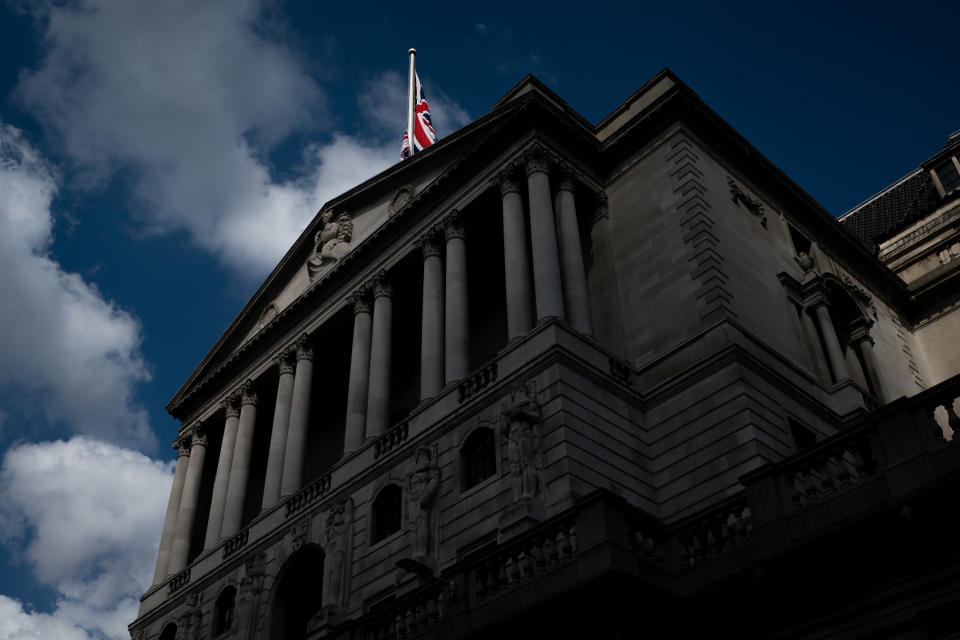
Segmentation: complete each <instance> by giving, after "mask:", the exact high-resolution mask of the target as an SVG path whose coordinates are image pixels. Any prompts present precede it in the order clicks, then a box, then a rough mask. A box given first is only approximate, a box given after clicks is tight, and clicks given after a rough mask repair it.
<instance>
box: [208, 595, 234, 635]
mask: <svg viewBox="0 0 960 640" xmlns="http://www.w3.org/2000/svg"><path fill="white" fill-rule="evenodd" d="M236 603H237V590H236V589H234V588H233V587H227V588H226V589H224V590H223V593H221V594H220V597H218V598H217V604H216V606H215V607H214V610H213V635H214V637H216V636H219V635H220V634H222V633H226V632H227V631H230V627H232V626H233V614H234V610H235V608H236Z"/></svg>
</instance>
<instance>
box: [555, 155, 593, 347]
mask: <svg viewBox="0 0 960 640" xmlns="http://www.w3.org/2000/svg"><path fill="white" fill-rule="evenodd" d="M557 189H558V192H557V205H558V206H557V209H558V211H557V220H558V223H559V225H560V236H559V242H560V257H561V261H560V267H561V270H562V271H563V296H564V299H565V301H566V303H567V305H566V310H567V319H568V320H569V321H570V324H572V325H573V328H574V329H576V330H577V331H579V332H580V333H584V334H586V335H592V334H593V326H592V324H591V323H590V298H589V297H588V295H587V276H586V271H585V270H584V267H583V249H582V248H581V246H580V225H579V224H578V223H577V207H576V202H575V200H574V197H573V191H574V181H573V173H571V172H570V171H569V170H565V171H563V172H562V173H561V174H560V182H559V184H558V185H557Z"/></svg>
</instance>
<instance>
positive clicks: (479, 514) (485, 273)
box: [130, 71, 960, 640]
mask: <svg viewBox="0 0 960 640" xmlns="http://www.w3.org/2000/svg"><path fill="white" fill-rule="evenodd" d="M948 147H949V143H948ZM950 149H953V147H949V149H948V151H949V150H950ZM950 153H952V151H949V153H948V152H944V153H941V154H939V155H938V156H935V157H934V158H933V159H931V161H930V163H932V164H930V163H928V164H930V167H927V168H925V169H921V170H918V171H921V173H922V171H926V172H927V174H926V175H927V176H928V177H929V178H930V183H931V184H933V185H934V186H939V187H940V188H939V190H938V191H936V193H935V194H932V195H931V196H930V203H929V207H928V208H927V209H925V210H923V211H919V212H918V211H913V210H911V211H910V213H909V214H907V213H905V212H902V213H903V215H900V216H899V217H897V216H893V218H894V219H895V221H894V222H893V223H889V224H888V222H889V221H885V222H883V223H882V224H880V223H876V224H875V223H874V222H875V221H874V222H871V220H872V219H873V218H871V216H873V217H874V218H875V217H876V215H877V214H876V213H875V212H873V210H872V209H870V208H869V203H870V201H868V203H865V205H864V206H863V207H861V208H859V209H857V210H855V211H854V212H851V213H850V214H848V215H847V216H846V217H845V218H844V219H843V222H838V221H837V220H835V219H834V218H833V217H832V216H831V215H830V214H829V213H827V212H826V211H824V210H823V209H822V208H821V207H820V206H819V205H818V204H817V203H816V202H815V201H814V200H813V199H812V198H810V197H809V196H808V195H806V194H805V193H804V192H803V191H802V190H801V189H800V188H799V187H797V186H796V185H795V184H794V183H792V182H791V181H790V180H789V179H788V178H787V177H786V176H784V175H783V174H782V173H781V172H780V171H779V170H778V169H777V168H776V167H774V166H773V165H772V164H771V163H770V162H769V161H768V160H766V159H765V158H764V157H763V156H762V155H761V154H760V153H759V152H758V151H757V150H756V149H754V148H753V147H752V146H751V145H750V144H749V143H748V142H746V141H745V140H744V139H743V138H742V137H741V136H740V135H739V134H737V132H736V131H734V130H733V129H732V128H731V127H730V126H729V125H727V124H726V123H725V122H723V121H722V120H721V119H720V118H719V117H718V116H717V115H716V114H715V113H713V112H712V111H711V110H710V109H709V108H708V107H707V106H706V105H704V104H703V102H702V101H701V100H700V99H699V98H698V97H697V96H696V94H694V93H693V91H691V90H690V89H689V88H688V87H686V86H685V85H684V84H683V83H682V82H681V81H680V80H679V79H678V78H677V77H676V76H674V75H673V74H672V73H670V72H669V71H663V72H661V73H660V74H658V75H657V76H656V77H655V78H653V79H652V80H650V82H648V83H647V84H646V85H644V86H643V87H642V88H641V89H640V90H638V91H637V92H636V93H635V94H634V95H633V96H631V97H630V98H629V99H628V100H627V101H626V102H624V104H623V105H621V106H620V107H618V108H617V109H616V110H615V111H614V112H613V113H611V114H610V116H608V117H607V118H606V119H604V120H603V121H602V122H600V123H599V124H596V125H593V124H590V123H588V122H587V121H586V120H584V119H583V118H582V117H580V116H579V115H578V114H576V113H575V112H574V111H572V110H571V109H570V108H569V107H568V106H567V105H566V103H564V102H563V100H562V99H561V98H560V97H558V96H557V95H556V94H554V93H552V92H551V91H550V90H549V89H547V88H546V87H545V86H543V85H542V84H541V83H540V82H539V81H537V80H536V79H534V78H532V77H528V78H526V79H524V80H523V81H522V82H521V83H520V84H519V85H517V86H516V87H514V88H513V89H511V90H510V92H508V93H507V95H506V96H504V97H503V98H502V99H501V100H500V101H499V102H498V103H497V104H496V105H495V106H494V109H493V110H492V111H491V113H489V114H488V115H486V116H485V117H483V118H480V119H479V120H477V121H476V122H474V123H472V124H470V125H469V126H467V127H465V128H464V129H462V130H460V131H458V132H456V133H455V134H453V135H451V136H449V137H448V138H446V139H444V140H442V141H440V142H439V143H438V144H436V145H434V146H432V147H430V148H429V149H427V150H426V151H424V152H422V153H420V154H417V155H416V156H414V157H413V158H412V159H410V160H407V161H404V162H402V163H400V164H398V165H396V166H394V167H392V168H391V169H388V170H387V171H385V172H383V173H381V174H379V175H377V176H375V177H373V178H371V179H370V180H368V181H366V182H364V183H363V184H361V185H359V186H357V187H356V188H354V189H352V190H351V191H349V192H347V193H345V194H342V195H341V196H339V197H337V198H335V199H334V200H332V201H330V202H328V203H326V204H325V205H324V207H323V209H321V211H320V212H319V213H318V214H317V216H316V217H315V219H314V221H313V222H312V223H311V225H310V226H309V227H308V228H307V229H306V230H305V231H304V233H303V234H302V235H301V237H300V238H299V239H298V240H297V242H296V243H295V244H294V245H293V246H292V247H291V248H290V250H289V251H288V252H287V254H286V256H285V257H284V258H283V260H282V261H281V262H280V264H279V265H278V266H277V267H276V269H274V271H273V272H272V273H271V274H270V276H269V277H268V278H267V280H266V281H265V282H264V283H263V285H262V286H261V287H260V289H259V290H258V291H257V293H256V294H255V295H254V297H253V298H252V299H251V300H250V302H249V303H248V304H247V306H246V307H245V308H244V310H243V311H242V312H241V313H240V315H239V316H238V317H237V319H236V320H235V321H234V322H233V324H232V325H231V326H230V327H229V328H228V329H227V330H226V332H225V333H224V335H223V336H222V337H221V339H220V340H219V341H218V342H217V344H216V345H214V347H213V349H212V350H211V351H210V353H209V354H208V355H207V356H206V358H205V359H204V360H203V361H202V362H201V364H200V365H199V366H198V367H197V369H196V370H195V371H194V372H193V374H192V375H191V376H190V379H189V380H187V381H186V383H185V384H184V385H183V387H182V388H181V389H180V391H179V392H178V393H177V395H176V396H175V397H174V398H173V400H172V401H171V402H170V404H169V406H168V407H167V409H168V411H169V412H170V413H171V414H172V415H173V416H174V417H176V418H177V419H179V420H181V421H182V424H183V426H182V428H181V430H180V433H179V437H178V438H177V440H176V441H175V442H174V446H175V447H176V448H177V452H178V458H177V466H176V472H175V476H174V481H173V488H172V490H171V493H170V500H169V503H168V506H167V512H166V519H165V521H164V527H163V532H162V537H161V542H160V548H159V552H158V555H157V564H156V571H155V574H154V580H153V584H152V585H151V586H150V587H149V589H148V590H147V592H146V593H145V594H144V595H143V597H142V598H141V607H140V612H139V615H138V617H137V619H136V620H135V621H134V622H133V623H132V624H131V625H130V631H131V637H132V638H133V639H134V640H155V639H159V640H172V639H175V638H176V639H182V638H190V639H200V638H203V639H211V640H212V639H219V638H242V639H244V640H246V639H251V640H253V639H257V640H260V639H263V640H286V639H297V640H299V639H306V638H310V639H315V638H327V637H329V638H351V639H353V638H356V639H359V638H364V639H365V638H370V639H380V638H413V637H431V638H452V637H478V638H487V637H490V638H492V637H497V636H503V635H504V634H506V635H507V636H511V635H518V634H520V633H529V632H534V633H537V634H554V635H556V634H559V637H572V636H583V637H634V636H637V635H639V634H641V633H644V634H650V633H653V634H655V635H657V636H659V635H664V636H665V635H667V634H670V636H671V637H687V636H692V635H693V634H700V633H704V632H708V631H712V632H715V631H716V630H718V629H719V630H721V631H723V632H731V633H737V634H739V635H742V636H745V637H771V636H777V637H818V638H822V637H834V636H837V637H839V636H841V635H842V636H844V637H851V636H859V635H864V636H865V635H868V634H875V635H876V634H879V635H881V636H884V637H886V636H887V635H895V634H903V637H917V638H921V637H923V638H925V637H931V638H934V637H947V636H946V634H948V633H950V632H952V631H953V630H956V629H957V628H958V625H957V623H956V621H957V620H958V619H960V618H958V617H957V615H956V614H957V613H958V612H960V587H958V585H960V579H958V578H960V562H958V557H957V552H956V551H955V547H956V545H953V544H951V543H950V540H949V534H948V533H947V532H949V531H951V530H952V527H951V520H950V518H951V515H952V514H951V513H950V510H949V509H944V508H943V507H944V505H947V504H950V500H952V498H953V497H954V496H955V495H956V491H957V489H958V488H960V487H958V479H960V453H958V450H957V449H956V445H954V444H953V433H954V430H955V429H957V428H960V417H958V416H960V413H958V407H957V404H956V400H957V398H958V396H960V375H958V374H960V352H958V351H957V346H956V345H957V343H958V337H960V312H957V311H956V309H957V306H958V300H960V287H957V286H956V282H957V277H955V276H956V274H958V273H960V270H957V269H956V266H957V264H958V263H960V261H956V260H953V259H952V258H951V256H954V254H952V253H951V251H952V248H951V247H952V246H953V245H952V244H951V243H952V242H954V240H956V238H957V237H960V236H958V234H960V224H958V220H960V216H955V215H954V213H955V212H956V211H957V210H960V209H958V207H960V200H957V199H955V198H956V197H957V196H958V195H960V191H956V190H954V189H953V188H949V187H950V185H951V184H953V183H952V182H950V179H951V178H952V174H949V172H948V171H947V169H949V167H948V166H947V165H945V164H944V158H946V157H949V158H951V162H953V163H955V164H956V162H957V161H956V160H955V158H954V156H953V155H950ZM954 155H955V154H954ZM925 166H926V165H925ZM951 166H952V165H951ZM944 167H946V168H944ZM956 168H957V170H958V171H960V164H957V165H956ZM941 172H945V173H943V175H942V176H941ZM941 178H942V179H941ZM944 181H945V182H944ZM944 184H946V187H948V188H944ZM958 185H960V177H958ZM881 195H882V194H881ZM934 195H935V196H936V197H934ZM904 199H905V198H902V197H901V198H899V199H898V200H896V202H900V201H902V200H904ZM891 206H894V205H891ZM885 220H886V219H885ZM871 224H873V225H874V226H878V225H879V226H880V227H882V229H881V231H880V236H881V237H879V240H877V238H875V237H874V236H870V237H865V235H864V234H865V233H866V232H863V233H861V230H862V229H863V228H869V229H873V228H874V227H873V226H870V225H871ZM910 225H913V226H910ZM918 230H919V231H918ZM884 234H886V235H884ZM904 238H906V240H904ZM898 243H899V244H898ZM941 245H942V247H945V249H942V248H941ZM891 246H895V249H890V248H889V247H891ZM878 247H879V248H878ZM884 247H886V248H884ZM904 247H907V248H910V251H912V253H911V254H910V256H909V257H908V258H903V256H904V255H905V253H904V252H905V251H906V249H905V248H904ZM944 250H945V252H946V253H944ZM885 252H886V253H885ZM928 254H929V255H936V256H940V258H938V259H940V263H939V265H938V266H936V268H935V269H933V270H929V271H930V272H933V271H935V274H934V275H933V276H929V275H926V276H924V274H920V275H919V276H916V277H911V275H910V274H914V273H915V272H916V270H914V271H910V268H911V266H910V265H913V264H915V263H918V262H923V260H925V259H926V256H928ZM944 255H946V256H947V259H945V260H944V259H942V258H943V256H944ZM890 256H893V258H890ZM898 259H900V260H901V262H896V260H898ZM908 262H909V265H908V266H907V267H904V266H903V265H904V264H906V263H908ZM928 262H929V261H928ZM951 264H952V265H953V266H950V265H951ZM941 267H946V268H941ZM907 272H909V274H908V273H907ZM945 533H946V534H947V535H944V534H945Z"/></svg>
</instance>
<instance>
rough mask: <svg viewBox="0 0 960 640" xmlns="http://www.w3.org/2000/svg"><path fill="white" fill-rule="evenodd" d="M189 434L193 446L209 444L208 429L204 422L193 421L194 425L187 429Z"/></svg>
mask: <svg viewBox="0 0 960 640" xmlns="http://www.w3.org/2000/svg"><path fill="white" fill-rule="evenodd" d="M187 435H189V437H190V441H191V442H190V446H191V447H192V446H195V445H201V446H204V447H205V446H207V429H206V427H204V426H203V423H202V422H199V421H197V422H195V423H193V426H192V427H190V430H189V431H187Z"/></svg>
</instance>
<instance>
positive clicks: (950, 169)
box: [933, 158, 960, 193]
mask: <svg viewBox="0 0 960 640" xmlns="http://www.w3.org/2000/svg"><path fill="white" fill-rule="evenodd" d="M933 170H934V172H936V174H937V179H939V180H940V186H942V187H943V192H944V193H950V192H951V191H953V190H954V189H956V188H958V187H960V172H958V171H957V165H956V164H955V163H954V160H953V158H947V159H946V160H944V161H943V162H941V163H940V164H938V165H937V166H935V167H934V168H933Z"/></svg>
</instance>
